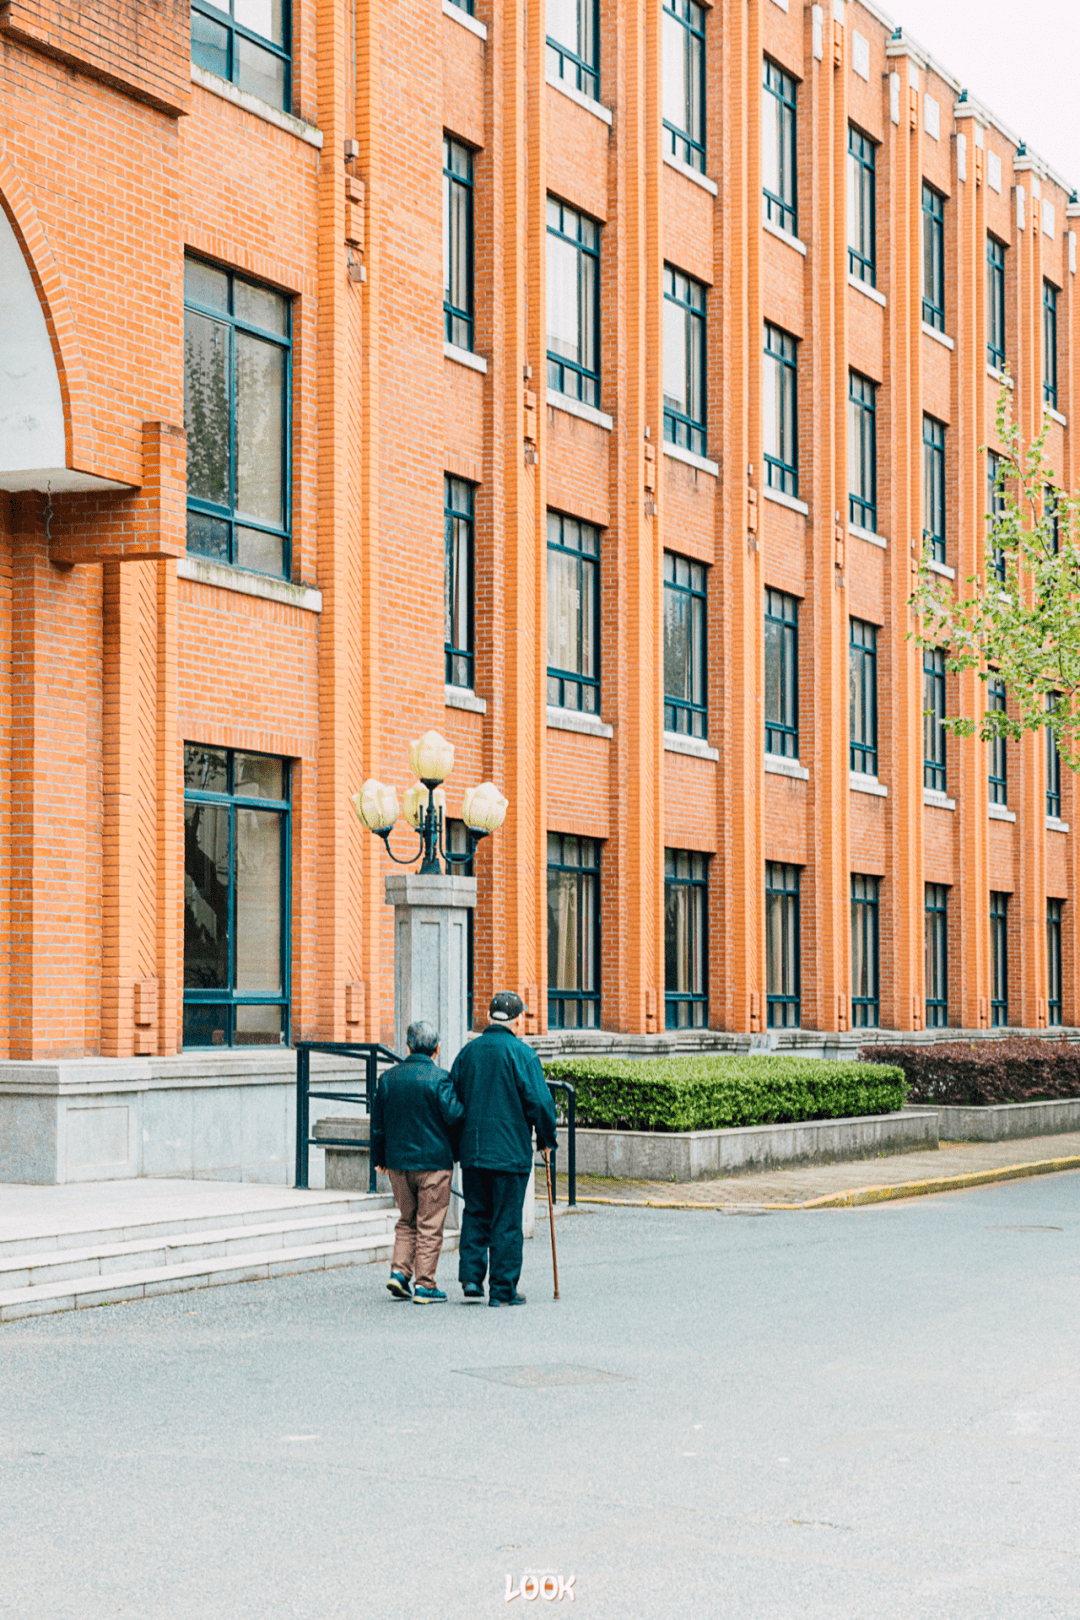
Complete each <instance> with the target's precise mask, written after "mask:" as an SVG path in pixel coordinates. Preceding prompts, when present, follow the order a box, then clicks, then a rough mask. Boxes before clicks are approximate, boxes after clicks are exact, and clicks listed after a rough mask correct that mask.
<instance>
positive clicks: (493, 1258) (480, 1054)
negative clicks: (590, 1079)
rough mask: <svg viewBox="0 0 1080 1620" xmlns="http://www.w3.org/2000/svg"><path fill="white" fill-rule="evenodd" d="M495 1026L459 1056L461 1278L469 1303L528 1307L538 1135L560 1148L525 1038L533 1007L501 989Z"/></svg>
mask: <svg viewBox="0 0 1080 1620" xmlns="http://www.w3.org/2000/svg"><path fill="white" fill-rule="evenodd" d="M488 1011H489V1014H490V1017H491V1023H490V1024H489V1025H488V1027H487V1029H485V1031H484V1033H483V1034H482V1035H481V1036H480V1037H479V1039H478V1040H475V1041H469V1042H468V1043H467V1044H466V1045H465V1046H463V1047H462V1049H461V1051H460V1052H459V1053H458V1055H457V1057H456V1058H455V1059H454V1066H453V1068H452V1069H451V1070H450V1083H451V1085H452V1086H453V1088H454V1091H455V1092H456V1094H457V1097H458V1099H459V1101H460V1102H461V1104H462V1106H463V1107H464V1110H465V1119H464V1123H463V1124H462V1127H461V1141H460V1147H459V1149H458V1158H459V1160H460V1162H461V1186H462V1192H463V1194H464V1199H465V1210H464V1214H463V1216H462V1221H461V1239H460V1244H459V1248H458V1280H459V1282H460V1283H461V1285H462V1291H463V1293H464V1295H465V1298H466V1299H473V1300H478V1299H483V1297H484V1276H485V1274H486V1273H487V1272H488V1271H489V1268H490V1282H489V1285H488V1304H489V1305H524V1303H525V1295H524V1294H519V1293H518V1290H517V1285H518V1278H519V1277H520V1276H521V1211H522V1206H523V1204H524V1202H525V1192H526V1188H527V1187H528V1182H529V1177H530V1175H531V1174H532V1133H533V1131H534V1130H535V1132H536V1139H537V1142H538V1143H539V1145H540V1147H542V1148H554V1147H555V1145H556V1138H555V1124H556V1120H555V1105H554V1103H553V1102H552V1100H551V1092H550V1091H549V1090H548V1086H547V1081H546V1080H545V1079H544V1071H543V1069H542V1068H541V1066H540V1059H539V1058H538V1057H537V1055H536V1053H535V1052H534V1051H533V1049H532V1047H531V1046H526V1045H525V1043H524V1041H521V1040H519V1039H518V1037H517V1033H516V1029H517V1027H518V1026H519V1024H520V1020H521V1015H522V1013H523V1012H524V1011H525V1003H524V1002H523V1001H522V999H521V997H520V996H517V995H515V994H514V993H513V991H511V990H501V991H500V992H499V994H498V995H497V996H495V997H494V998H493V999H492V1002H491V1005H490V1007H489V1009H488Z"/></svg>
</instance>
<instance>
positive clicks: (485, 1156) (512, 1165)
mask: <svg viewBox="0 0 1080 1620" xmlns="http://www.w3.org/2000/svg"><path fill="white" fill-rule="evenodd" d="M450 1083H451V1085H452V1086H453V1088H454V1090H455V1091H456V1093H457V1095H458V1098H459V1099H460V1101H461V1102H462V1104H463V1105H464V1109H465V1123H464V1124H463V1125H462V1127H461V1140H460V1146H459V1149H458V1158H459V1159H460V1160H461V1165H462V1168H463V1169H469V1170H472V1169H476V1170H514V1171H517V1172H519V1173H522V1172H525V1171H528V1170H529V1169H531V1167H532V1133H533V1131H534V1130H535V1132H536V1140H537V1142H538V1143H539V1145H540V1146H541V1147H549V1148H553V1147H554V1146H555V1125H556V1120H555V1104H554V1103H553V1102H552V1100H551V1092H550V1091H549V1090H548V1085H547V1081H546V1080H545V1079H544V1071H543V1069H542V1068H541V1066H540V1059H539V1058H538V1057H537V1055H536V1053H535V1052H534V1051H533V1049H532V1047H531V1046H526V1045H525V1042H524V1041H519V1040H518V1038H517V1036H516V1035H515V1034H514V1033H513V1032H512V1031H511V1030H509V1029H507V1028H506V1027H505V1025H501V1024H489V1025H488V1027H487V1029H485V1031H484V1033H483V1034H482V1035H481V1036H480V1037H479V1038H478V1039H477V1040H475V1041H468V1042H466V1044H465V1045H464V1046H463V1047H462V1048H461V1051H460V1052H459V1053H458V1055H457V1057H456V1058H455V1059H454V1067H453V1068H452V1069H451V1070H450Z"/></svg>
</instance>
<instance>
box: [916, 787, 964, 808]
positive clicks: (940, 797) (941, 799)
mask: <svg viewBox="0 0 1080 1620" xmlns="http://www.w3.org/2000/svg"><path fill="white" fill-rule="evenodd" d="M922 802H923V804H930V805H933V807H934V809H935V810H955V809H956V800H955V799H950V798H949V795H948V794H947V793H939V792H938V790H937V788H928V787H924V788H923V790H922Z"/></svg>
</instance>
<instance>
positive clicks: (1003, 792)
mask: <svg viewBox="0 0 1080 1620" xmlns="http://www.w3.org/2000/svg"><path fill="white" fill-rule="evenodd" d="M1007 706H1008V705H1007V699H1006V696H1005V682H1004V681H987V683H986V707H987V710H988V711H989V712H990V713H991V714H1004V713H1005V710H1006V708H1007ZM986 747H987V756H988V759H989V768H988V772H987V775H988V779H989V783H990V803H991V804H1002V805H1007V804H1008V802H1009V753H1008V748H1007V746H1006V739H1005V738H1004V737H1003V736H1002V735H1001V733H1000V732H998V733H995V735H994V736H993V737H991V738H990V740H989V742H988V743H987V745H986Z"/></svg>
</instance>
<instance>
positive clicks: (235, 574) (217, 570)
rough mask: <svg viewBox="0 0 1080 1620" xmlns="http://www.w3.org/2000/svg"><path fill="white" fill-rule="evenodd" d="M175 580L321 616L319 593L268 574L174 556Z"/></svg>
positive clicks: (320, 597) (204, 559)
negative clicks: (190, 582)
mask: <svg viewBox="0 0 1080 1620" xmlns="http://www.w3.org/2000/svg"><path fill="white" fill-rule="evenodd" d="M176 577H177V579H190V580H192V581H193V582H194V583H195V584H196V585H213V586H215V587H216V588H217V589H218V590H222V591H237V592H238V593H239V594H240V595H241V596H258V597H261V598H262V600H263V601H264V602H280V603H281V605H282V607H291V608H300V609H301V611H302V612H304V613H321V612H322V607H323V599H322V591H317V590H315V589H313V587H312V586H310V585H294V584H293V583H292V581H291V580H288V579H271V577H270V575H269V574H253V573H251V572H250V570H249V569H246V568H234V567H233V566H232V564H231V563H219V562H214V561H213V560H212V559H211V558H209V557H178V558H177V559H176Z"/></svg>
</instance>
